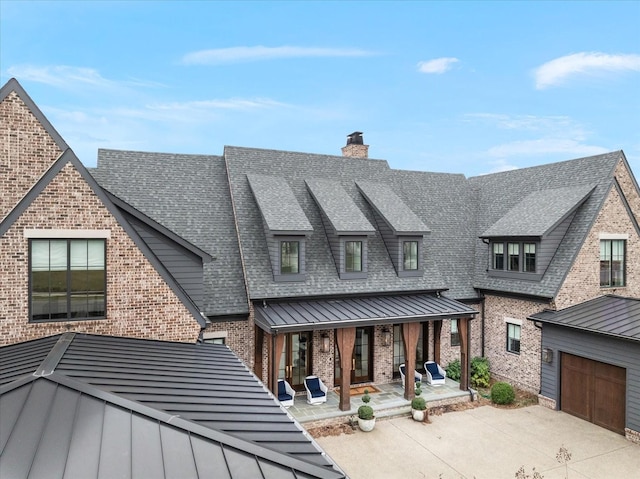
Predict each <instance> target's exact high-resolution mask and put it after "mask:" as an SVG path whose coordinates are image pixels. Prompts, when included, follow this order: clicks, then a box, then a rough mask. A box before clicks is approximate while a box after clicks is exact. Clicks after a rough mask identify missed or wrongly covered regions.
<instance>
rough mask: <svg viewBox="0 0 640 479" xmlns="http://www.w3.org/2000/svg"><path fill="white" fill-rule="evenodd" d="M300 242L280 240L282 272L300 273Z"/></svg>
mask: <svg viewBox="0 0 640 479" xmlns="http://www.w3.org/2000/svg"><path fill="white" fill-rule="evenodd" d="M299 251H300V242H299V241H281V242H280V274H298V272H299V271H300V254H299Z"/></svg>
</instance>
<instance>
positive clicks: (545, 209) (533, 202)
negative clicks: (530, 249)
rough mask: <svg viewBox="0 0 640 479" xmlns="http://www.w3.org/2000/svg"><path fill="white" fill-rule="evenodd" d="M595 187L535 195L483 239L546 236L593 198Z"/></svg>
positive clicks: (549, 191) (490, 230)
mask: <svg viewBox="0 0 640 479" xmlns="http://www.w3.org/2000/svg"><path fill="white" fill-rule="evenodd" d="M594 188H595V185H582V186H569V187H565V188H554V189H545V190H539V191H534V192H533V193H530V194H529V195H527V196H526V197H525V198H524V199H523V200H522V201H520V203H518V204H517V205H515V206H514V207H513V208H512V209H510V210H509V211H508V212H507V213H506V214H505V215H504V216H503V217H502V218H500V219H499V220H498V221H496V222H495V223H494V224H493V225H492V226H491V227H490V228H489V229H487V230H486V231H485V232H484V233H482V234H481V235H480V236H481V237H482V238H491V237H505V236H516V237H517V236H521V237H522V236H539V237H541V236H544V235H546V234H547V233H549V232H550V231H551V230H552V229H553V228H554V227H555V226H557V225H558V223H560V222H561V221H562V220H563V219H564V218H566V217H567V215H569V214H570V213H571V212H572V211H574V210H575V209H576V208H577V207H578V206H579V205H580V204H581V203H582V202H583V201H584V200H586V199H587V197H588V196H589V195H590V194H591V192H592V191H593V189H594Z"/></svg>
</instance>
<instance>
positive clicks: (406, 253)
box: [402, 241, 418, 270]
mask: <svg viewBox="0 0 640 479" xmlns="http://www.w3.org/2000/svg"><path fill="white" fill-rule="evenodd" d="M402 258H403V261H402V265H403V266H402V268H403V269H404V270H417V269H418V242H417V241H405V242H403V243H402Z"/></svg>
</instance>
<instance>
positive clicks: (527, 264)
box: [523, 243, 536, 273]
mask: <svg viewBox="0 0 640 479" xmlns="http://www.w3.org/2000/svg"><path fill="white" fill-rule="evenodd" d="M523 248H524V268H523V270H524V271H526V272H528V273H535V272H536V245H535V243H525V244H524V245H523Z"/></svg>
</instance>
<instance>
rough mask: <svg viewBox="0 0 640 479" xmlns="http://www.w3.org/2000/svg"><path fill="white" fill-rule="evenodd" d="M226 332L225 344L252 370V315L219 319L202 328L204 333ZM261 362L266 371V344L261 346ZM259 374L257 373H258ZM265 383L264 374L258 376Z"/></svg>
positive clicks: (253, 335) (253, 334) (253, 336)
mask: <svg viewBox="0 0 640 479" xmlns="http://www.w3.org/2000/svg"><path fill="white" fill-rule="evenodd" d="M214 331H215V332H222V331H224V332H226V333H227V336H226V340H225V344H226V345H227V346H229V349H231V351H233V352H234V353H235V354H236V356H238V357H239V358H240V359H241V360H242V362H243V363H244V364H245V366H247V368H249V370H253V365H254V341H255V333H254V322H253V317H250V318H248V319H243V320H240V321H221V322H215V323H211V324H209V325H208V326H207V328H206V329H205V330H204V332H205V333H210V332H214ZM263 354H264V357H263V362H262V364H263V365H265V367H264V372H265V373H266V371H267V369H266V364H267V361H268V359H267V350H266V344H265V347H264V348H263ZM258 376H259V375H258ZM259 379H260V380H262V381H263V382H264V383H265V384H267V378H266V376H264V374H263V377H259Z"/></svg>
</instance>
